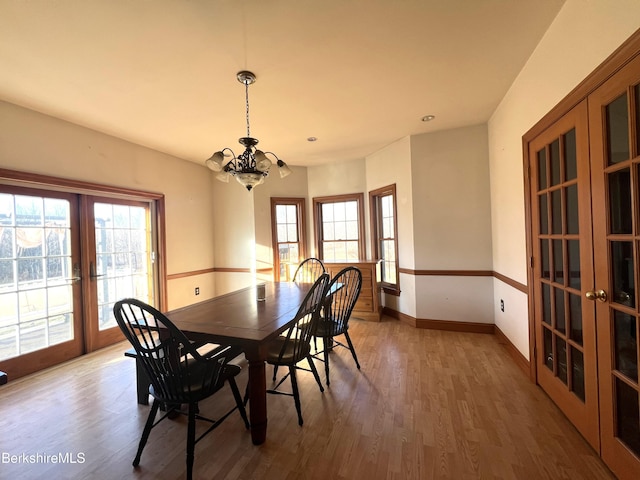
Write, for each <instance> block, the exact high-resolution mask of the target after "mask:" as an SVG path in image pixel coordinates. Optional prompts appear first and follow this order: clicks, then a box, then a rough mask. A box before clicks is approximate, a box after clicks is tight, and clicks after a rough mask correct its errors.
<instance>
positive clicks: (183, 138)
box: [0, 0, 564, 165]
mask: <svg viewBox="0 0 640 480" xmlns="http://www.w3.org/2000/svg"><path fill="white" fill-rule="evenodd" d="M563 2H564V0H386V1H383V0H1V1H0V100H6V101H8V102H11V103H15V104H18V105H22V106H24V107H27V108H30V109H33V110H37V111H39V112H43V113H46V114H50V115H53V116H55V117H58V118H62V119H65V120H68V121H70V122H73V123H76V124H79V125H83V126H86V127H89V128H93V129H95V130H99V131H101V132H105V133H108V134H110V135H114V136H116V137H120V138H123V139H126V140H129V141H131V142H134V143H137V144H140V145H145V146H147V147H150V148H153V149H156V150H159V151H162V152H166V153H169V154H172V155H175V156H177V157H181V158H184V159H186V160H190V161H193V162H198V163H201V164H204V161H205V160H206V159H207V158H208V157H209V156H210V155H211V154H212V153H213V152H214V151H216V150H220V149H222V148H223V147H231V148H232V149H233V150H234V151H235V152H236V153H240V151H241V150H242V149H241V147H240V145H239V144H238V143H237V139H238V138H239V137H241V136H245V134H246V120H245V105H244V102H245V92H244V86H243V85H242V84H241V83H239V82H238V81H237V80H236V73H237V72H238V71H240V70H245V69H247V70H251V71H253V72H254V73H255V74H256V76H257V82H256V83H255V84H254V85H252V86H250V87H249V100H250V106H251V110H250V113H251V117H250V118H251V134H252V136H254V137H257V138H258V139H259V140H260V148H261V149H263V150H269V151H273V152H274V153H276V154H277V155H278V156H279V157H280V158H282V159H283V160H285V161H286V162H287V163H289V164H290V165H316V164H321V163H326V162H334V161H347V160H352V159H357V158H362V157H364V156H366V155H368V154H370V153H373V152H375V151H376V150H378V149H380V148H381V147H384V146H385V145H388V144H389V143H392V142H393V141H395V140H397V139H399V138H402V137H404V136H406V135H412V134H417V133H422V132H430V131H435V130H443V129H449V128H456V127H461V126H465V125H473V124H478V123H483V122H486V121H487V120H488V119H489V117H490V115H491V114H492V112H493V111H494V110H495V108H496V106H497V105H498V102H499V101H500V99H501V98H502V97H503V96H504V94H505V93H506V91H507V89H508V88H509V86H510V85H511V83H512V82H513V81H514V79H515V77H516V75H517V74H518V72H519V71H520V69H521V68H522V66H523V65H524V64H525V62H526V60H527V58H528V57H529V56H530V55H531V53H532V52H533V50H534V48H535V47H536V45H537V43H538V41H539V40H540V38H541V37H542V35H543V34H544V32H545V31H546V29H547V28H548V26H549V24H550V23H551V22H552V20H553V18H554V17H555V15H556V14H557V13H558V11H559V9H560V7H561V6H562V4H563ZM427 114H433V115H436V119H435V120H433V121H432V122H429V123H425V122H422V121H421V120H420V119H421V117H423V116H424V115H427ZM310 136H314V137H317V138H318V140H317V141H316V142H313V143H311V142H308V141H307V138H308V137H310ZM0 162H1V159H0Z"/></svg>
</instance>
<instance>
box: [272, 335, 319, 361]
mask: <svg viewBox="0 0 640 480" xmlns="http://www.w3.org/2000/svg"><path fill="white" fill-rule="evenodd" d="M283 345H284V346H285V347H284V349H285V350H284V353H283V354H282V356H280V352H281V351H282V348H283ZM309 352H311V346H310V345H309V344H308V343H302V344H301V342H298V341H296V340H292V339H289V340H287V338H286V337H278V338H276V339H275V340H273V341H272V342H271V343H270V344H269V345H268V347H267V363H269V364H271V365H276V364H277V365H295V364H296V363H298V362H299V361H301V360H302V359H304V358H306V357H307V355H309Z"/></svg>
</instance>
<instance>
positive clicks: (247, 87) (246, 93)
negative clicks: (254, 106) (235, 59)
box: [244, 79, 251, 137]
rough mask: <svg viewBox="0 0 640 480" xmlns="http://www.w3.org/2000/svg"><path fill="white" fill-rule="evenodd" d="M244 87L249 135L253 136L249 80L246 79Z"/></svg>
mask: <svg viewBox="0 0 640 480" xmlns="http://www.w3.org/2000/svg"><path fill="white" fill-rule="evenodd" d="M244 89H245V101H246V104H247V137H250V136H251V132H250V131H249V80H248V79H245V81H244Z"/></svg>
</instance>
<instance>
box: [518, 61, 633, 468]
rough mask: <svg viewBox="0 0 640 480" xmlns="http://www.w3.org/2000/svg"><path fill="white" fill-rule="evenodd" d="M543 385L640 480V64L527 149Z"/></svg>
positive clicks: (611, 458) (607, 456) (613, 464)
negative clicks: (639, 364) (639, 366)
mask: <svg viewBox="0 0 640 480" xmlns="http://www.w3.org/2000/svg"><path fill="white" fill-rule="evenodd" d="M528 150H529V151H528V158H529V166H530V172H529V191H530V194H531V198H530V206H531V240H532V242H531V251H532V254H533V258H532V260H533V275H532V287H533V288H532V294H533V305H534V308H533V312H534V327H535V342H536V356H535V358H536V376H537V382H538V383H539V385H540V386H541V387H542V388H543V389H544V390H545V391H546V392H547V393H548V394H549V396H550V397H551V398H552V399H553V400H554V402H556V404H557V405H558V406H559V407H560V409H561V410H562V411H563V412H564V413H565V415H566V416H567V417H568V418H569V419H570V420H571V422H572V423H573V424H574V425H575V426H576V428H577V429H578V430H579V431H580V432H581V433H582V435H583V436H584V437H585V438H586V439H587V441H588V442H589V443H590V444H591V445H592V446H593V447H594V448H595V449H596V450H598V451H599V452H600V454H601V456H602V458H603V460H604V461H605V462H606V463H607V465H608V466H609V467H610V468H611V470H612V471H613V472H614V473H615V474H616V475H617V476H618V477H619V478H620V479H638V478H640V383H639V378H638V363H639V361H640V346H639V344H638V338H639V336H640V299H639V296H638V294H639V292H638V284H639V283H640V268H639V265H640V56H639V57H636V58H635V59H634V60H631V61H630V62H629V63H627V64H626V65H625V66H624V67H623V68H622V69H620V70H619V71H617V72H616V73H615V75H612V76H611V77H610V78H609V79H608V80H606V81H605V82H603V83H602V84H601V85H600V86H599V87H598V88H596V89H595V90H593V92H591V93H590V94H589V95H588V97H587V99H585V100H584V101H582V102H581V103H579V104H578V105H577V106H576V107H574V108H573V109H572V110H571V111H570V112H569V113H567V114H565V115H564V116H563V117H562V118H560V119H559V120H558V121H556V122H555V123H554V124H552V125H551V126H549V127H548V128H547V129H545V131H543V132H542V133H540V134H539V135H538V136H537V137H536V138H534V139H533V140H532V141H530V142H529V144H528Z"/></svg>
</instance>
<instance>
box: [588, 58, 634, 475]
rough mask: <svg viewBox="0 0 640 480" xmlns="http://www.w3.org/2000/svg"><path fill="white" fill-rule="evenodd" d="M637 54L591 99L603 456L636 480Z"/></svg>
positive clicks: (606, 460) (614, 470)
mask: <svg viewBox="0 0 640 480" xmlns="http://www.w3.org/2000/svg"><path fill="white" fill-rule="evenodd" d="M639 84H640V57H636V59H635V60H633V61H632V62H630V63H629V64H628V65H627V66H626V67H624V68H623V69H622V70H621V71H620V72H618V73H617V74H616V75H615V76H613V77H612V78H611V79H609V80H608V81H607V82H605V83H604V84H603V85H602V86H601V87H600V88H598V89H597V90H596V91H595V92H594V93H593V94H591V95H590V96H589V129H590V134H591V176H592V183H593V215H594V218H597V219H598V221H597V222H594V225H593V238H594V255H593V256H594V264H595V282H594V289H593V290H594V292H592V293H593V294H594V296H595V300H594V304H595V308H596V318H597V323H596V325H597V334H598V372H599V383H600V414H601V427H600V428H601V439H602V440H601V442H602V452H601V454H602V458H603V459H604V460H605V462H606V463H607V464H608V465H609V467H610V468H611V469H612V470H613V472H614V473H615V474H616V475H618V476H619V477H620V478H630V479H631V478H634V479H637V478H640V385H639V383H638V358H639V356H640V349H639V348H638V337H639V336H638V328H639V325H640V303H639V297H638V283H639V280H640V277H639V272H640V268H639V262H640V156H639V151H640V86H639Z"/></svg>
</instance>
